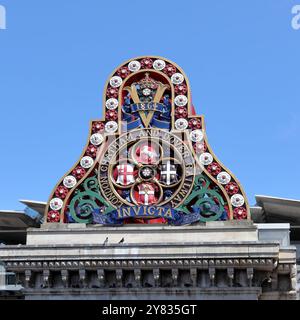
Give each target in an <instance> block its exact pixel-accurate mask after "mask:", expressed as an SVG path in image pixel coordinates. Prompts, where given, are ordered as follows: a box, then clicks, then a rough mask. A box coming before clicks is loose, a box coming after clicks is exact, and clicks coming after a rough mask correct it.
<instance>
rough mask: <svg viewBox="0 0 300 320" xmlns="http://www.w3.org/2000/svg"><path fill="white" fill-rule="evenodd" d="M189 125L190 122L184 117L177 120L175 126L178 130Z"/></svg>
mask: <svg viewBox="0 0 300 320" xmlns="http://www.w3.org/2000/svg"><path fill="white" fill-rule="evenodd" d="M188 126H189V123H188V122H187V120H186V119H184V118H179V119H177V120H176V121H175V128H176V129H177V130H185V129H187V127H188Z"/></svg>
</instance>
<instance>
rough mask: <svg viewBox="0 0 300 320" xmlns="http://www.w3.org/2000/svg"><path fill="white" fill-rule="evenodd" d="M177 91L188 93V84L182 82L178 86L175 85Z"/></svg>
mask: <svg viewBox="0 0 300 320" xmlns="http://www.w3.org/2000/svg"><path fill="white" fill-rule="evenodd" d="M175 93H176V94H183V95H184V94H186V93H187V86H186V85H185V84H184V83H182V84H178V85H177V86H175Z"/></svg>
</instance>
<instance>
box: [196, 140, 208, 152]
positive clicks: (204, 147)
mask: <svg viewBox="0 0 300 320" xmlns="http://www.w3.org/2000/svg"><path fill="white" fill-rule="evenodd" d="M193 147H194V150H195V152H196V153H204V152H205V151H206V150H207V145H206V143H205V142H196V143H194V145H193Z"/></svg>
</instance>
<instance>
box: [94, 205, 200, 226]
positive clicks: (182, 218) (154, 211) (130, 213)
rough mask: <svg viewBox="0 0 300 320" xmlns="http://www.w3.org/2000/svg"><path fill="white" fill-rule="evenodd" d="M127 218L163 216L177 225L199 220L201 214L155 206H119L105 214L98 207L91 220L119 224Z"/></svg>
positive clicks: (98, 222)
mask: <svg viewBox="0 0 300 320" xmlns="http://www.w3.org/2000/svg"><path fill="white" fill-rule="evenodd" d="M128 218H164V219H166V220H168V222H169V224H171V225H177V226H179V225H185V224H191V223H193V222H197V221H200V220H201V215H200V213H197V212H194V213H190V214H185V213H183V212H180V211H177V210H176V209H174V208H170V207H155V206H139V207H138V206H136V207H121V208H119V209H117V210H113V211H111V212H109V213H107V214H103V213H101V212H100V210H99V209H95V210H94V211H93V222H94V223H96V224H103V225H112V224H113V225H120V224H123V220H124V219H128Z"/></svg>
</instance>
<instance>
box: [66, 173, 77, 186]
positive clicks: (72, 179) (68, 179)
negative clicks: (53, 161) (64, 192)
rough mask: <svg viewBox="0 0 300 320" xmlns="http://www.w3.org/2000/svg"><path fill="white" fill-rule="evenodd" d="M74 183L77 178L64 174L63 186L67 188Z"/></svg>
mask: <svg viewBox="0 0 300 320" xmlns="http://www.w3.org/2000/svg"><path fill="white" fill-rule="evenodd" d="M76 183H77V180H76V178H75V177H74V176H66V177H65V178H64V181H63V184H64V186H65V187H67V188H73V187H74V186H75V184H76Z"/></svg>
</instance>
